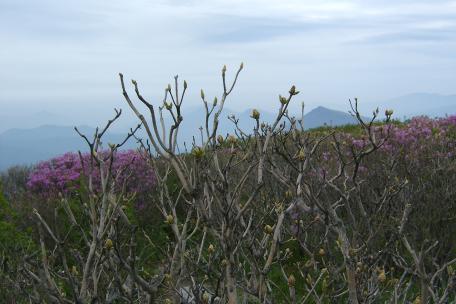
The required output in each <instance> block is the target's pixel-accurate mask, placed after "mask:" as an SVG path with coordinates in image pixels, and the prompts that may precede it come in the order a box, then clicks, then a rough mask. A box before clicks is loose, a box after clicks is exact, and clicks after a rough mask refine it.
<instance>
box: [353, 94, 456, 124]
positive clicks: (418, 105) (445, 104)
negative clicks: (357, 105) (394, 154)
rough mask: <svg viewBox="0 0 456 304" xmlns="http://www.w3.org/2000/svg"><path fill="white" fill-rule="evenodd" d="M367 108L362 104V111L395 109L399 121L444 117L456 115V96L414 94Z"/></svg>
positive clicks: (369, 105) (374, 103)
mask: <svg viewBox="0 0 456 304" xmlns="http://www.w3.org/2000/svg"><path fill="white" fill-rule="evenodd" d="M366 106H367V107H366ZM366 106H364V105H363V104H361V110H371V109H375V108H376V107H379V108H380V109H381V110H382V112H383V110H385V109H393V110H394V117H396V118H398V119H403V118H404V117H405V118H411V117H413V116H419V115H426V116H429V117H432V118H434V117H443V116H445V115H452V114H456V94H454V95H441V94H434V93H413V94H408V95H403V96H399V97H395V98H391V99H388V100H385V101H381V102H369V103H367V104H366ZM367 113H368V112H367Z"/></svg>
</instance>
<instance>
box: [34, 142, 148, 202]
mask: <svg viewBox="0 0 456 304" xmlns="http://www.w3.org/2000/svg"><path fill="white" fill-rule="evenodd" d="M102 154H106V152H102ZM83 172H84V173H85V174H86V175H88V174H89V172H90V154H88V153H85V154H83V155H82V163H81V158H80V156H79V155H78V154H77V153H66V154H63V155H61V156H58V157H55V158H52V159H50V160H47V161H43V162H41V163H39V164H38V165H37V166H36V167H35V168H34V170H32V172H31V173H30V175H29V178H28V182H27V187H28V188H29V190H30V191H31V192H32V193H34V194H39V195H42V196H43V197H45V198H53V197H56V195H58V193H62V194H71V193H73V192H74V191H76V190H77V189H79V185H80V178H81V176H82V174H83ZM112 174H113V177H114V178H117V185H118V186H119V187H121V185H123V183H124V182H125V185H126V190H127V192H128V193H136V194H137V195H138V196H144V195H145V194H146V193H147V191H150V190H151V189H153V187H154V185H155V184H156V177H155V174H154V172H153V170H152V169H151V168H150V166H148V164H147V161H146V159H145V158H144V157H143V156H142V155H141V154H140V153H139V152H137V151H134V150H128V151H119V152H116V153H115V155H114V160H113V163H112ZM91 175H92V177H93V186H94V188H95V189H99V187H100V175H99V171H98V170H93V171H92V174H91Z"/></svg>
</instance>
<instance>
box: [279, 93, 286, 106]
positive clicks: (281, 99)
mask: <svg viewBox="0 0 456 304" xmlns="http://www.w3.org/2000/svg"><path fill="white" fill-rule="evenodd" d="M279 100H280V103H281V104H283V105H286V104H287V103H288V99H286V98H285V97H283V96H282V95H279Z"/></svg>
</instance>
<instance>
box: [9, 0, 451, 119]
mask: <svg viewBox="0 0 456 304" xmlns="http://www.w3.org/2000/svg"><path fill="white" fill-rule="evenodd" d="M0 46H1V47H0V106H1V107H0V111H2V112H3V114H5V113H6V112H9V113H12V112H19V113H26V112H33V111H38V110H44V111H49V112H53V113H62V112H67V114H68V113H70V114H71V115H74V119H75V123H76V120H77V117H79V116H81V115H84V114H87V115H88V116H89V115H94V113H98V112H103V109H106V111H107V112H108V113H110V112H109V111H110V109H111V108H112V107H114V106H119V105H124V102H123V101H122V97H121V95H120V86H119V81H118V76H117V74H118V72H123V73H124V75H125V77H126V78H127V79H131V78H133V79H136V80H137V81H138V82H139V84H140V86H141V87H142V88H144V94H145V95H146V96H147V97H149V99H151V100H156V101H157V102H159V100H161V98H162V95H163V91H164V88H165V86H166V85H167V84H168V82H171V80H172V77H173V76H174V75H176V74H179V76H180V77H181V78H182V79H186V80H187V81H188V83H189V89H190V91H189V95H188V100H187V102H188V104H197V103H199V102H200V101H199V99H198V96H199V90H200V89H201V88H204V89H205V90H206V92H207V95H209V96H214V95H215V94H219V93H220V92H221V79H220V70H221V67H222V66H223V64H226V65H227V67H228V73H233V72H234V70H235V69H236V68H237V67H238V65H239V63H240V62H244V63H245V69H244V71H243V73H242V74H241V77H240V79H239V85H238V87H237V89H235V93H234V94H233V96H232V98H231V100H230V101H229V103H228V105H227V106H228V107H231V108H234V109H238V110H241V109H246V108H249V107H259V108H264V109H271V110H272V108H273V107H275V106H276V105H277V96H278V94H280V93H282V94H283V93H285V92H287V91H288V89H289V87H290V85H292V84H296V86H297V87H298V89H300V91H301V94H300V95H299V98H298V100H299V101H304V102H306V103H307V104H308V106H309V107H310V108H312V107H315V106H317V105H325V106H328V107H332V108H337V109H347V100H348V98H350V97H353V96H358V97H359V98H360V99H361V100H368V101H371V102H372V101H377V100H378V101H381V100H384V99H386V98H391V97H396V96H399V95H403V94H408V93H412V92H436V93H441V94H452V93H456V89H455V85H456V77H455V75H456V1H444V0H431V1H419V0H413V1H411V0H410V1H409V0H395V1H387V0H359V1H355V0H351V1H343V0H334V1H313V0H310V1H307V0H296V1H294V0H277V1H272V0H263V1H260V0H257V1H248V0H207V1H198V0H195V1H192V0H187V1H177V0H172V1H146V0H128V1H127V0H122V1H119V0H109V1H96V0H77V1H71V0H64V1H62V0H29V1H26V0H0ZM69 124H72V122H71V121H70V122H69Z"/></svg>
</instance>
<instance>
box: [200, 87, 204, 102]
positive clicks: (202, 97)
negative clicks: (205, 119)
mask: <svg viewBox="0 0 456 304" xmlns="http://www.w3.org/2000/svg"><path fill="white" fill-rule="evenodd" d="M201 99H203V100H204V91H203V89H201Z"/></svg>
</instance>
